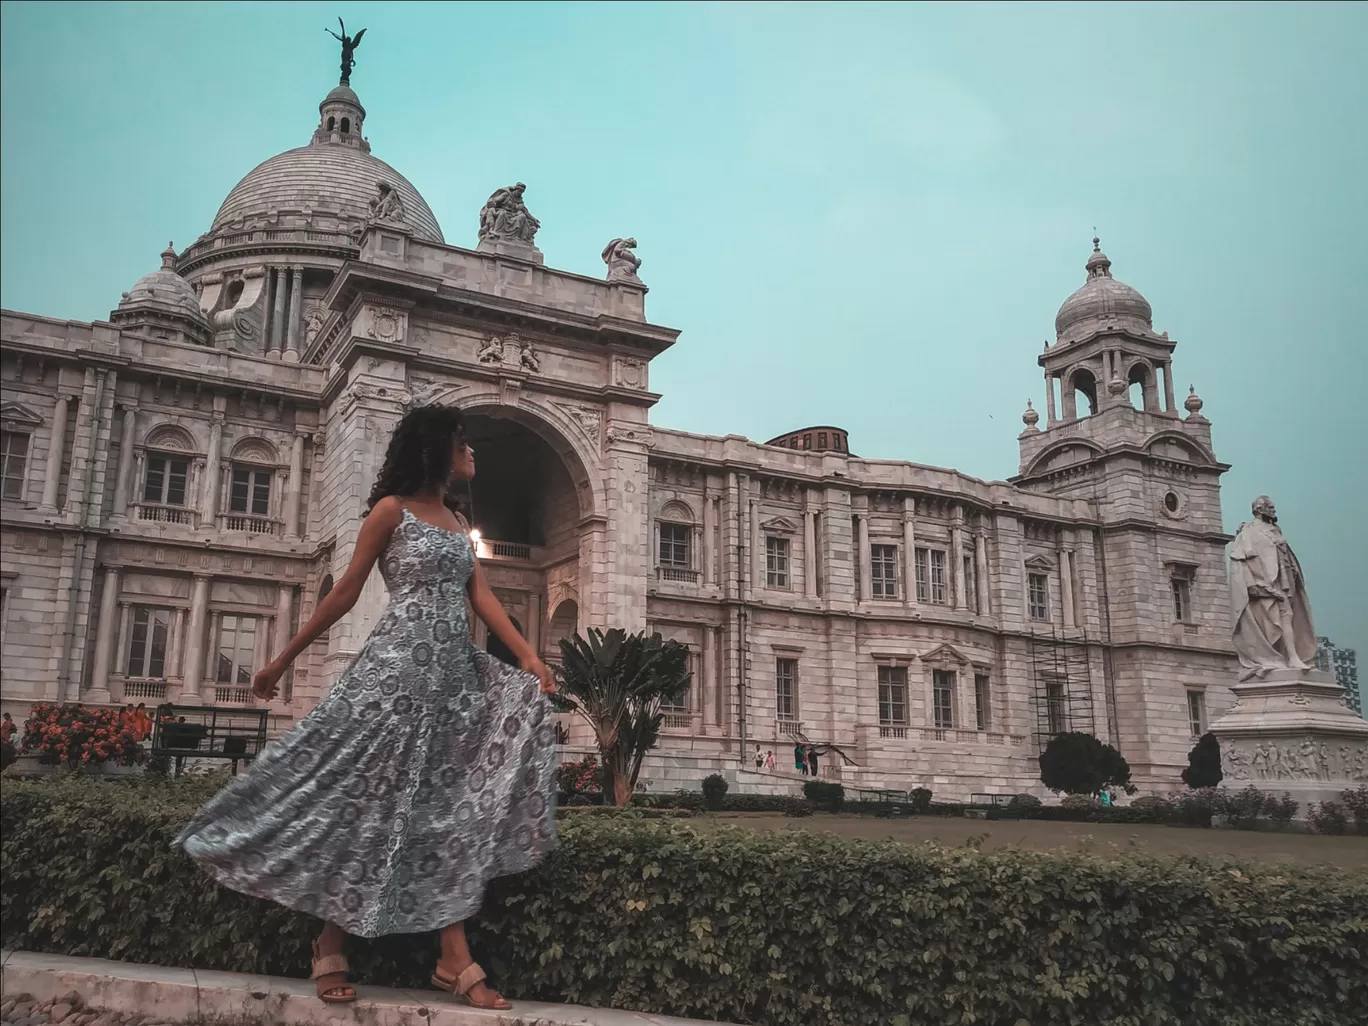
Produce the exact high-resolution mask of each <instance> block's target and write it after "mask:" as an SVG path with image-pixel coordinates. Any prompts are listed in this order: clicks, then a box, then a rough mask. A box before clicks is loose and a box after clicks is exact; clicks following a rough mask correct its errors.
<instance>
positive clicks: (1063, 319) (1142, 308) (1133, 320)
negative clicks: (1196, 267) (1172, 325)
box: [1055, 235, 1154, 342]
mask: <svg viewBox="0 0 1368 1026" xmlns="http://www.w3.org/2000/svg"><path fill="white" fill-rule="evenodd" d="M1092 241H1093V251H1092V253H1091V254H1090V255H1089V257H1088V262H1087V263H1086V264H1084V268H1085V269H1086V271H1087V273H1088V277H1087V279H1086V280H1085V281H1084V282H1083V285H1082V287H1081V288H1079V289H1078V291H1076V292H1075V293H1074V294H1073V295H1071V296H1070V297H1069V298H1068V299H1066V300H1064V303H1063V305H1062V306H1060V308H1059V313H1057V314H1056V315H1055V334H1056V336H1057V338H1058V341H1059V342H1078V341H1081V340H1082V339H1085V338H1087V337H1089V336H1090V335H1093V334H1095V333H1097V332H1098V331H1103V330H1107V329H1115V330H1119V331H1126V332H1130V333H1133V334H1138V335H1143V336H1149V335H1153V334H1154V324H1153V316H1154V314H1153V310H1151V308H1150V305H1149V301H1148V300H1147V299H1145V297H1144V296H1142V295H1141V294H1140V293H1139V292H1137V291H1136V290H1135V289H1133V288H1131V287H1130V286H1129V285H1127V284H1126V283H1125V282H1121V281H1117V280H1116V279H1115V278H1113V277H1112V273H1111V266H1112V264H1111V260H1109V259H1108V258H1107V254H1105V253H1103V252H1102V240H1101V239H1099V238H1098V237H1097V236H1096V235H1094V236H1093V240H1092Z"/></svg>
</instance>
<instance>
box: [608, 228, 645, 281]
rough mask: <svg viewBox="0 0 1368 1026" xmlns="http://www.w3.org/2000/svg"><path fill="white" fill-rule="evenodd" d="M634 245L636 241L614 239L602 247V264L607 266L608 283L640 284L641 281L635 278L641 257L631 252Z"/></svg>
mask: <svg viewBox="0 0 1368 1026" xmlns="http://www.w3.org/2000/svg"><path fill="white" fill-rule="evenodd" d="M636 244H637V240H636V239H614V240H613V241H612V242H610V243H608V245H606V246H604V247H603V254H602V256H603V262H604V263H605V264H607V265H608V280H609V281H629V282H632V283H633V284H640V283H641V279H640V278H638V277H637V269H638V268H640V267H641V257H639V256H637V255H636V254H635V253H633V252H632V250H634V249H635V248H636Z"/></svg>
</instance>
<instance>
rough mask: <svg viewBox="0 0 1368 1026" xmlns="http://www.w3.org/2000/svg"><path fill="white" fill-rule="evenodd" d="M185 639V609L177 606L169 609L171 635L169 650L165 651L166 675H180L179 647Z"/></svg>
mask: <svg viewBox="0 0 1368 1026" xmlns="http://www.w3.org/2000/svg"><path fill="white" fill-rule="evenodd" d="M184 641H185V610H184V609H182V608H180V606H177V607H176V608H175V609H173V610H171V637H170V638H169V639H168V642H169V648H170V650H169V651H168V652H167V653H166V676H167V677H179V676H180V675H181V648H182V647H183V644H184Z"/></svg>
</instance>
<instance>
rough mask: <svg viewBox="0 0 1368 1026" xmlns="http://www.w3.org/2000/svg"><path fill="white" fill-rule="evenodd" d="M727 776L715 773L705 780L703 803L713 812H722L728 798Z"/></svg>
mask: <svg viewBox="0 0 1368 1026" xmlns="http://www.w3.org/2000/svg"><path fill="white" fill-rule="evenodd" d="M727 787H728V784H727V778H726V777H724V776H723V775H722V774H721V773H714V774H713V775H712V776H710V777H707V778H705V779H704V781H703V805H704V806H705V807H706V808H707V809H709V810H710V811H712V812H720V811H721V809H722V805H723V802H725V801H726V798H727Z"/></svg>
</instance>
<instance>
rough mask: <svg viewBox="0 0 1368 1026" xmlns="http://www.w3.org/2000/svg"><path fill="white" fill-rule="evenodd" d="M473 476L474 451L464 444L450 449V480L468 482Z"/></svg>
mask: <svg viewBox="0 0 1368 1026" xmlns="http://www.w3.org/2000/svg"><path fill="white" fill-rule="evenodd" d="M474 476H475V451H474V450H473V449H471V448H470V446H468V445H466V444H465V443H464V442H457V443H456V444H455V445H453V446H452V447H451V479H452V480H453V481H469V480H470V479H471V478H472V477H474Z"/></svg>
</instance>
